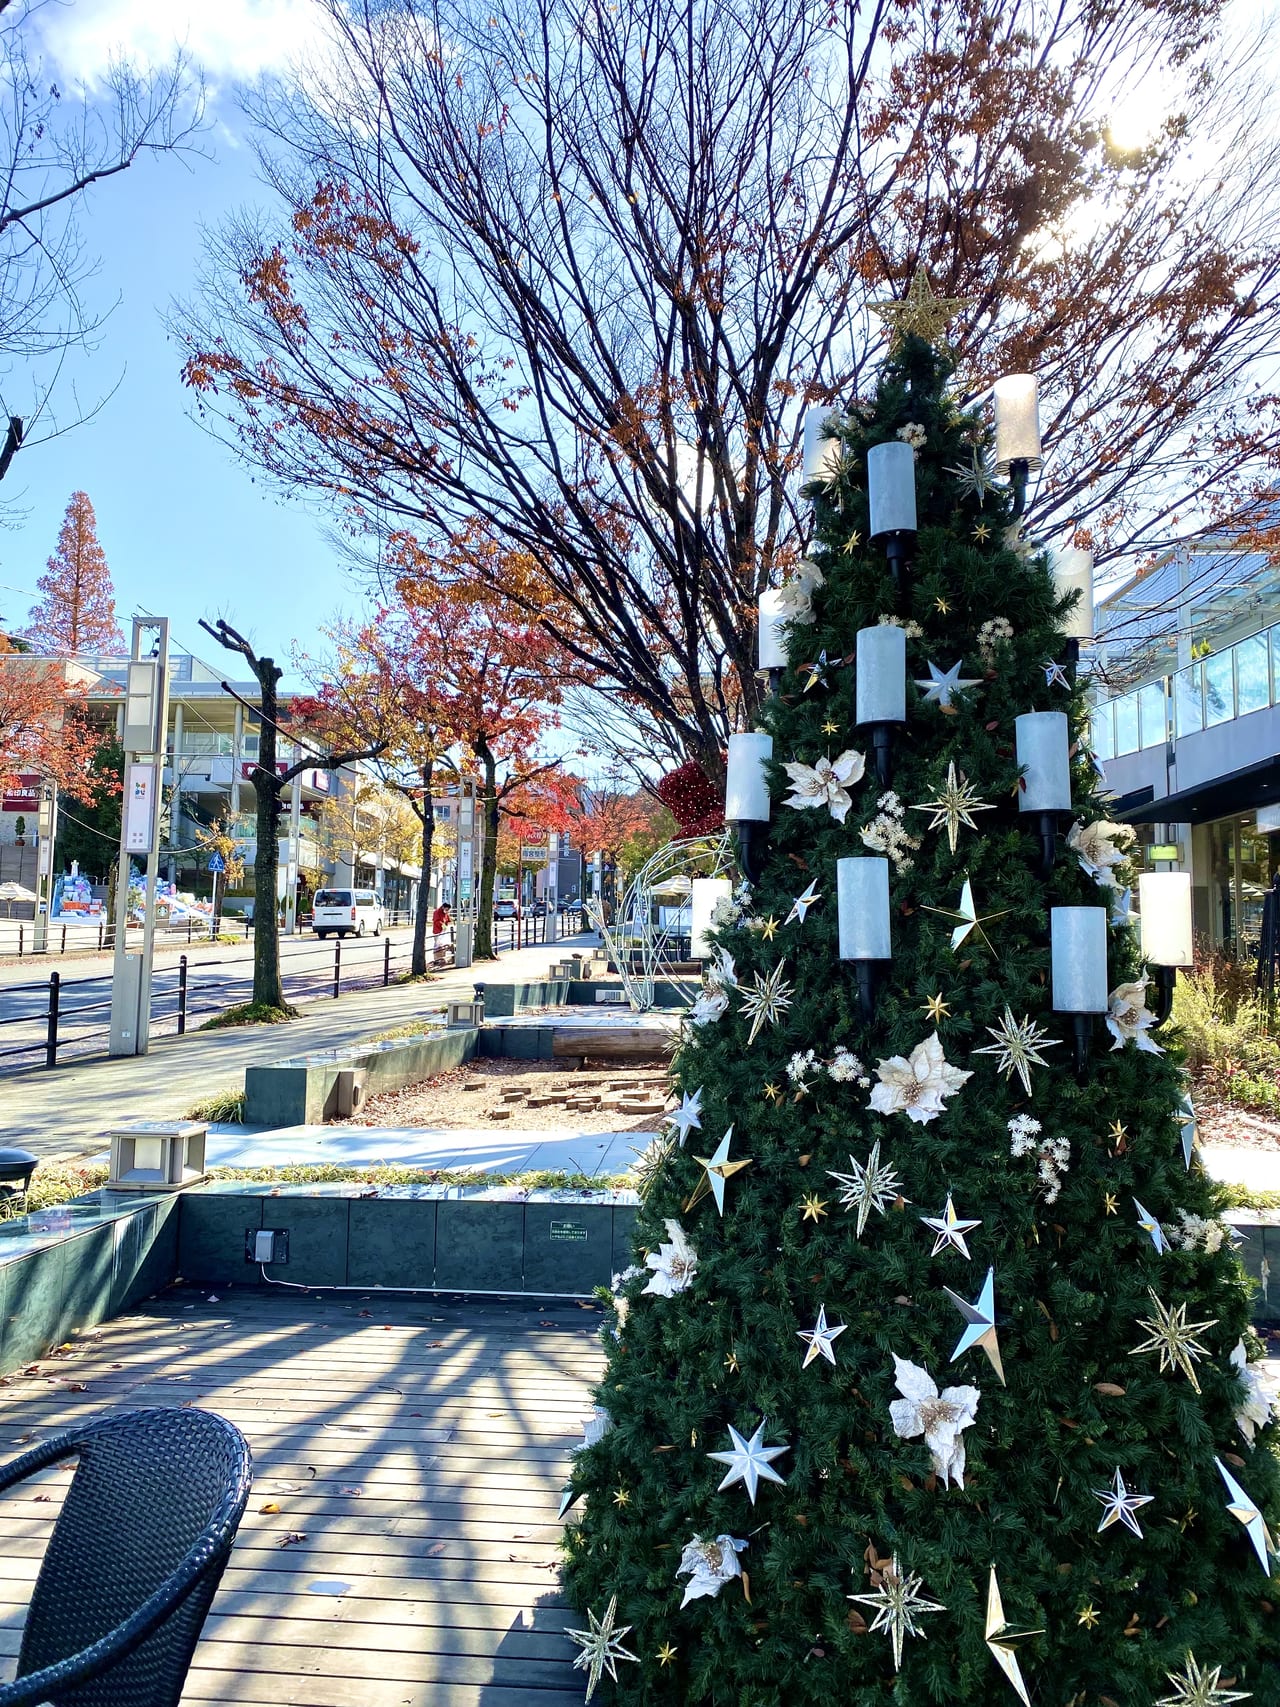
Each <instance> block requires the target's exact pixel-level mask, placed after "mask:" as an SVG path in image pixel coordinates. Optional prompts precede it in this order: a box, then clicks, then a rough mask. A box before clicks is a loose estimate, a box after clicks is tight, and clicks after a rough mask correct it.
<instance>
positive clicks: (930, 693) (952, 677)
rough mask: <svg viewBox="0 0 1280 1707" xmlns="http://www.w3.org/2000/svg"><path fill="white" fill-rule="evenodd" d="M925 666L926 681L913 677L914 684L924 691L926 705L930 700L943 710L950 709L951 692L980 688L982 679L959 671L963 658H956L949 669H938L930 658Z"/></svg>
mask: <svg viewBox="0 0 1280 1707" xmlns="http://www.w3.org/2000/svg"><path fill="white" fill-rule="evenodd" d="M927 668H928V671H929V680H928V681H927V682H922V681H920V680H919V679H918V678H913V679H915V683H916V686H917V687H918V688H920V689H922V690H923V692H924V698H925V704H926V705H927V704H929V702H930V701H932V702H933V704H934V705H938V706H941V708H942V709H943V711H950V710H951V696H952V694H954V693H961V692H963V690H964V689H965V688H980V687H981V686H982V680H981V678H980V677H979V676H961V674H960V672H961V670H962V669H963V668H964V659H963V658H958V659H957V660H956V662H955V663H954V664H953V665H952V666H951V668H950V669H949V670H940V669H939V668H938V666H937V665H936V664H935V663H934V662H933V660H932V659H930V660H929V661H928V665H927Z"/></svg>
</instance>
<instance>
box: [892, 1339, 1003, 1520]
mask: <svg viewBox="0 0 1280 1707" xmlns="http://www.w3.org/2000/svg"><path fill="white" fill-rule="evenodd" d="M893 1367H894V1374H895V1378H896V1380H897V1384H898V1391H899V1392H900V1393H901V1394H902V1397H901V1398H900V1399H895V1400H894V1401H893V1402H892V1404H891V1405H890V1406H889V1415H890V1416H891V1417H892V1418H893V1428H894V1433H895V1434H897V1435H898V1437H899V1439H901V1440H914V1439H915V1437H916V1436H917V1435H920V1434H922V1435H923V1436H924V1443H925V1445H926V1446H927V1447H928V1448H929V1451H930V1452H931V1453H932V1454H933V1467H934V1469H935V1470H936V1471H937V1473H938V1475H939V1476H941V1477H942V1480H943V1483H944V1485H945V1486H947V1487H950V1486H951V1479H952V1477H953V1476H954V1478H955V1483H956V1486H957V1487H958V1488H963V1487H964V1441H963V1440H961V1438H960V1434H961V1430H962V1429H966V1428H968V1427H969V1425H970V1423H972V1422H973V1421H974V1419H975V1418H976V1417H977V1414H978V1400H979V1399H980V1398H981V1397H982V1395H981V1394H980V1393H979V1391H978V1389H977V1388H976V1387H946V1388H944V1389H943V1391H942V1392H941V1393H939V1391H938V1387H937V1383H936V1382H935V1381H934V1380H933V1378H932V1376H931V1375H930V1374H929V1372H928V1370H927V1369H922V1368H921V1367H920V1365H919V1364H918V1363H910V1362H908V1361H907V1359H906V1358H905V1357H898V1356H896V1355H895V1357H894V1360H893Z"/></svg>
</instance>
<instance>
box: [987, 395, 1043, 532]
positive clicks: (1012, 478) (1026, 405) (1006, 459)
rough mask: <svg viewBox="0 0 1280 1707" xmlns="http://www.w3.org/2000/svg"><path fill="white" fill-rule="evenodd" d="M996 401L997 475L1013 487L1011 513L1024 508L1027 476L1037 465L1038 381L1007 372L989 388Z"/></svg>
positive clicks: (1038, 438)
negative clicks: (1004, 475)
mask: <svg viewBox="0 0 1280 1707" xmlns="http://www.w3.org/2000/svg"><path fill="white" fill-rule="evenodd" d="M992 390H993V392H994V394H995V400H996V472H997V473H998V474H1007V475H1008V476H1009V484H1010V485H1011V486H1012V487H1013V514H1014V518H1015V520H1016V518H1017V517H1018V516H1020V515H1021V514H1022V512H1023V510H1025V509H1026V507H1027V476H1028V475H1029V474H1030V473H1031V471H1032V470H1033V469H1036V468H1039V466H1040V460H1041V457H1040V382H1039V380H1038V379H1037V378H1036V377H1035V375H1034V374H1031V373H1010V374H1006V375H1005V377H1004V378H1003V379H998V380H997V381H996V383H995V385H994V386H993V387H992Z"/></svg>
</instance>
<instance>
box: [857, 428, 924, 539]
mask: <svg viewBox="0 0 1280 1707" xmlns="http://www.w3.org/2000/svg"><path fill="white" fill-rule="evenodd" d="M867 495H868V497H869V499H870V503H871V538H872V539H883V538H884V536H885V535H886V534H893V533H914V532H915V531H916V458H915V452H914V451H913V450H912V448H911V446H910V445H908V444H903V442H902V440H901V439H891V440H890V441H889V442H888V443H887V444H882V445H875V446H873V447H872V449H871V450H869V451H868V452H867Z"/></svg>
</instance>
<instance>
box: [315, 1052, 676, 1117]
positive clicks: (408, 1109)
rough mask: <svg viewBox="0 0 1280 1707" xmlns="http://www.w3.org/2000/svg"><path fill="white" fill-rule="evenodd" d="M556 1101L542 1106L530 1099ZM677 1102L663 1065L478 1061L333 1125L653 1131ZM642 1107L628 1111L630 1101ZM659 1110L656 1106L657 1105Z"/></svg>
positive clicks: (373, 1101) (388, 1094)
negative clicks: (575, 1067) (579, 1068)
mask: <svg viewBox="0 0 1280 1707" xmlns="http://www.w3.org/2000/svg"><path fill="white" fill-rule="evenodd" d="M544 1097H547V1098H554V1099H555V1100H554V1101H550V1102H548V1103H547V1104H546V1105H545V1106H542V1107H530V1101H531V1100H532V1101H534V1102H538V1101H540V1099H542V1098H544ZM671 1100H672V1099H671V1098H670V1097H669V1096H668V1092H667V1076H666V1073H665V1071H664V1070H663V1069H662V1068H660V1067H658V1068H654V1067H635V1068H627V1067H623V1068H621V1069H619V1070H617V1071H614V1072H607V1071H604V1070H603V1069H601V1070H599V1071H594V1070H593V1071H591V1072H575V1071H572V1070H569V1069H566V1068H565V1067H564V1066H562V1065H560V1064H559V1063H557V1062H554V1061H516V1060H512V1059H510V1058H509V1057H507V1056H498V1057H494V1058H489V1059H485V1058H477V1059H476V1060H474V1061H469V1062H468V1063H467V1064H466V1066H465V1067H455V1068H453V1069H451V1070H450V1071H449V1072H447V1073H437V1074H436V1075H435V1076H434V1077H433V1078H430V1079H423V1080H421V1081H420V1082H419V1083H418V1084H416V1085H405V1086H404V1087H403V1088H402V1089H401V1090H398V1091H384V1092H383V1093H382V1095H380V1096H374V1097H370V1098H369V1100H368V1102H366V1103H365V1105H364V1107H363V1108H362V1109H361V1110H360V1112H359V1114H357V1115H355V1116H354V1117H353V1118H352V1119H351V1120H343V1121H334V1122H332V1124H333V1125H335V1126H396V1127H403V1126H422V1127H431V1128H435V1129H439V1128H441V1127H451V1126H457V1127H476V1126H485V1125H488V1124H489V1122H491V1121H492V1123H493V1125H494V1128H495V1130H500V1129H501V1128H502V1127H503V1126H512V1127H517V1128H518V1129H519V1130H520V1131H521V1132H538V1131H546V1132H561V1131H577V1132H581V1131H584V1130H586V1131H591V1130H597V1131H600V1132H652V1131H653V1130H654V1129H655V1127H656V1126H657V1125H658V1123H659V1122H660V1120H661V1118H662V1114H661V1109H663V1108H665V1107H666V1106H667V1105H668V1103H669V1102H670V1101H671ZM629 1102H630V1103H636V1104H640V1105H641V1106H640V1107H636V1108H631V1107H628V1106H627V1105H628V1103H629ZM655 1105H658V1106H657V1107H655Z"/></svg>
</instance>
